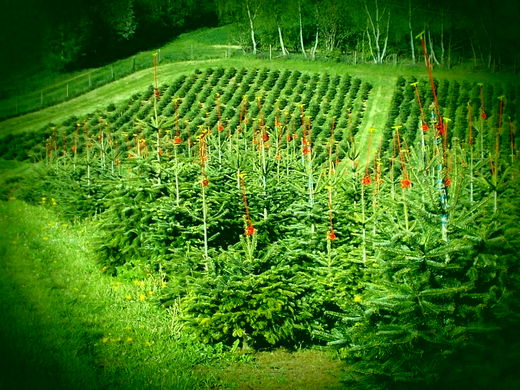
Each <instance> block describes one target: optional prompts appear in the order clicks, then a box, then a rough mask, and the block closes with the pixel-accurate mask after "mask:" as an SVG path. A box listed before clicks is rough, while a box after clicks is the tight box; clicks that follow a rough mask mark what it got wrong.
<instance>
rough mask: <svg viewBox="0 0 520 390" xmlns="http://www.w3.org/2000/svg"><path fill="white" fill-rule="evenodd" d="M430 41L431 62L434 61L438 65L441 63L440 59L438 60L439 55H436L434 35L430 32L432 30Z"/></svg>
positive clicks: (429, 36)
mask: <svg viewBox="0 0 520 390" xmlns="http://www.w3.org/2000/svg"><path fill="white" fill-rule="evenodd" d="M428 42H429V44H430V58H431V60H430V62H434V63H435V64H436V65H439V61H438V60H437V57H436V56H435V50H433V40H432V36H431V34H430V30H428Z"/></svg>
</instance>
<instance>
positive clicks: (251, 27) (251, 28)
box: [246, 2, 256, 54]
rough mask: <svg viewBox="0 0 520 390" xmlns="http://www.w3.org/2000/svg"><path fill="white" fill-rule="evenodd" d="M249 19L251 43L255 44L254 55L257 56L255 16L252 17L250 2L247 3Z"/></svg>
mask: <svg viewBox="0 0 520 390" xmlns="http://www.w3.org/2000/svg"><path fill="white" fill-rule="evenodd" d="M246 8H247V17H248V18H249V29H250V31H251V43H252V44H253V54H256V38H255V26H254V24H253V21H254V19H255V15H251V9H250V8H249V2H247V3H246Z"/></svg>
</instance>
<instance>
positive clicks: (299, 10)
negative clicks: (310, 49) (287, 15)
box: [298, 1, 307, 58]
mask: <svg viewBox="0 0 520 390" xmlns="http://www.w3.org/2000/svg"><path fill="white" fill-rule="evenodd" d="M298 13H299V17H300V46H301V48H302V53H303V57H305V58H307V53H306V52H305V46H304V45H303V23H302V3H301V1H300V2H298Z"/></svg>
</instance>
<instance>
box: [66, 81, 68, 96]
mask: <svg viewBox="0 0 520 390" xmlns="http://www.w3.org/2000/svg"><path fill="white" fill-rule="evenodd" d="M66 98H67V99H68V98H69V83H68V82H67V94H66Z"/></svg>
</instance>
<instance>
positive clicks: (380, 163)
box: [0, 54, 520, 389]
mask: <svg viewBox="0 0 520 390" xmlns="http://www.w3.org/2000/svg"><path fill="white" fill-rule="evenodd" d="M149 59H150V62H151V63H152V64H154V62H153V60H154V57H153V56H152V55H151V54H150V58H149ZM433 72H434V76H435V80H432V83H430V80H429V78H428V73H427V70H426V69H425V68H424V67H423V66H419V65H416V66H408V67H407V66H392V65H378V66H368V65H357V66H352V65H346V64H341V63H334V62H318V61H309V60H302V59H273V60H266V59H263V60H262V59H258V58H251V57H248V56H245V57H236V58H220V59H206V60H196V61H183V62H176V63H170V64H157V63H155V66H153V67H151V68H148V69H144V70H141V71H138V72H135V73H133V74H131V75H129V76H126V77H123V78H121V79H119V80H116V81H113V82H110V83H108V84H106V85H104V86H102V87H100V88H97V89H94V90H92V91H90V92H86V93H85V94H83V95H81V96H78V97H76V98H73V99H70V100H68V101H67V102H64V103H60V104H58V105H55V106H52V107H48V108H45V109H43V110H40V111H37V112H34V113H30V114H27V115H23V116H19V117H14V118H11V119H8V120H5V121H3V122H1V123H0V137H1V144H0V156H1V157H2V167H1V168H2V177H1V181H2V192H1V193H0V196H1V198H2V200H3V201H4V204H3V206H2V207H3V210H4V213H3V215H4V216H3V217H2V218H3V219H2V225H1V226H3V229H4V230H5V231H6V232H7V231H8V230H9V228H8V226H9V225H10V224H11V225H16V223H15V221H16V220H17V218H19V221H20V223H19V225H20V226H19V227H17V228H16V229H15V230H14V231H13V232H12V233H9V234H7V233H6V236H5V237H6V238H5V240H4V241H5V242H3V244H2V245H3V251H4V253H6V254H8V255H9V256H7V260H6V263H5V265H4V267H5V268H6V270H8V271H9V273H8V275H10V280H11V282H10V283H11V284H12V287H9V291H11V290H12V291H11V292H10V294H11V295H9V296H11V297H12V298H10V299H12V300H16V297H17V296H18V295H17V294H19V292H18V291H20V293H21V294H28V296H29V297H33V296H35V295H38V294H44V295H45V294H46V293H45V292H46V291H48V290H50V291H52V294H49V296H48V297H47V298H46V299H47V301H48V302H50V303H52V302H57V305H51V308H49V307H42V306H41V304H39V303H37V300H35V299H33V298H31V299H29V302H31V304H30V305H28V306H29V309H28V308H27V307H24V306H23V305H22V306H21V307H20V308H18V306H16V307H17V309H16V310H20V312H21V313H24V312H25V311H27V310H31V309H30V307H36V308H38V310H41V311H42V313H43V315H45V313H48V314H49V313H50V314H49V315H50V318H51V320H47V322H45V326H46V327H49V328H51V329H53V334H54V335H55V339H56V340H57V342H59V343H63V340H64V339H66V338H67V333H66V332H69V331H70V334H71V337H72V338H73V340H74V345H73V346H70V347H69V348H65V349H63V352H62V354H53V356H54V357H55V359H56V361H57V362H58V363H56V364H57V366H58V367H60V369H61V370H63V372H64V373H66V376H65V379H66V380H67V381H69V382H70V381H73V380H74V376H75V375H78V376H80V377H81V378H82V381H83V382H81V383H82V384H83V387H85V388H88V386H89V384H90V383H93V382H92V381H93V379H92V378H95V377H96V376H98V377H99V379H98V380H99V383H100V384H102V385H104V386H111V387H114V386H115V388H132V386H133V387H134V388H135V387H139V386H144V384H145V383H146V384H150V385H151V386H156V387H161V386H173V387H175V386H177V387H179V388H190V386H191V388H194V387H197V386H199V387H200V386H204V385H203V383H205V386H207V388H215V387H217V386H224V387H226V386H233V385H232V383H234V385H236V386H244V388H247V386H249V387H251V386H255V383H256V384H261V386H262V387H260V388H279V387H276V384H274V383H273V382H272V381H267V383H266V382H265V381H263V380H259V378H258V377H257V378H255V377H254V376H253V377H248V376H247V375H244V374H243V371H244V367H246V369H245V370H246V371H247V370H248V368H247V367H252V366H254V365H255V364H256V366H255V367H256V369H258V371H257V370H256V369H255V370H254V372H255V375H257V376H264V377H265V378H267V377H269V378H271V377H276V378H275V380H276V381H281V382H283V383H285V384H286V385H287V382H284V380H285V379H287V378H291V377H293V376H298V375H297V374H296V375H295V373H294V362H292V361H291V359H293V358H294V359H298V360H297V361H298V362H300V363H301V364H302V374H301V375H300V377H301V378H305V379H304V380H305V383H300V382H298V384H296V382H295V381H294V383H293V386H294V388H298V387H297V386H300V385H301V386H303V387H305V386H306V385H307V388H321V387H320V386H321V385H323V384H325V382H322V383H320V380H321V381H326V385H327V386H329V387H330V388H341V386H343V384H342V383H341V381H342V380H344V381H347V382H348V386H360V388H363V386H364V388H375V389H377V388H385V387H388V386H396V387H397V388H399V387H400V388H402V387H403V386H410V387H412V388H413V387H414V386H415V387H418V386H421V387H422V388H439V387H441V386H444V387H449V386H452V387H455V388H457V387H458V388H460V387H461V386H463V385H464V384H467V383H470V384H471V385H472V386H473V387H475V388H478V386H487V387H490V386H492V385H496V387H497V388H504V389H505V388H512V387H514V386H515V385H517V384H518V383H519V380H518V377H517V376H516V375H515V374H514V371H512V368H513V367H515V364H516V362H518V360H519V356H518V352H517V351H518V348H517V346H518V345H519V340H518V335H517V331H516V329H517V325H518V323H519V322H520V319H519V318H518V314H519V311H518V307H519V305H518V298H517V297H518V288H519V287H518V286H519V285H518V275H519V269H518V262H517V253H518V250H520V244H519V240H518V234H517V233H518V218H519V217H520V214H519V213H520V208H519V204H518V200H519V198H518V188H519V181H518V177H519V176H518V175H519V174H520V173H519V167H518V150H517V145H518V141H519V135H518V133H517V131H516V129H517V126H518V121H519V118H520V100H519V99H520V84H519V83H518V82H516V80H515V79H514V78H513V77H512V76H510V75H495V74H478V73H467V72H464V71H463V70H462V69H461V70H460V71H459V73H457V71H440V70H437V69H433ZM31 216H34V218H31ZM46 224H47V225H48V226H47V227H45V226H46ZM60 224H61V225H60ZM1 226H0V227H1ZM60 226H61V227H60ZM62 228H63V229H62ZM23 231H26V232H27V233H22V232H23ZM81 251H83V252H81ZM17 256H23V258H24V261H23V262H17ZM40 258H41V259H42V261H40V260H39V259H40ZM60 264H63V266H62V267H61V266H60ZM31 267H33V268H34V270H35V275H33V273H30V274H28V276H26V277H22V276H23V275H24V273H25V272H26V271H27V270H28V269H31ZM75 267H76V269H77V270H78V279H79V281H78V280H75V279H74V269H75ZM46 270H49V275H50V276H49V278H48V279H46V278H43V279H42V276H41V275H42V274H43V275H46ZM71 275H72V276H71ZM25 278H28V279H27V280H29V282H25V280H26V279H25ZM81 280H85V282H84V284H82V283H81V282H80V281H81ZM11 284H9V283H8V284H6V285H8V286H11ZM31 284H34V286H35V287H34V288H33V287H28V286H30V285H31ZM54 286H57V287H54ZM96 286H101V287H102V288H101V289H100V290H99V291H100V292H96V291H97V290H96ZM6 288H7V287H6ZM40 288H41V290H40ZM31 289H33V290H31ZM73 289H76V290H77V291H76V290H73ZM81 289H84V290H82V291H84V294H83V295H81V300H78V299H79V298H75V296H76V295H77V294H76V293H78V292H79V291H80V290H81ZM54 290H56V291H54ZM31 291H38V293H36V292H35V293H34V294H35V295H31V294H32V293H31ZM42 291H43V292H42ZM75 294H76V295H75ZM22 302H24V301H23V300H22ZM90 305H93V306H90ZM96 305H97V306H96ZM7 306H8V305H7ZM60 307H62V308H64V309H63V310H64V311H65V310H67V308H70V311H71V313H73V315H72V318H78V316H79V317H82V316H85V321H86V322H85V321H84V322H79V323H78V322H76V321H72V320H71V321H70V323H69V324H68V325H67V324H64V325H63V327H64V329H65V333H64V331H63V330H59V329H56V327H55V326H54V325H52V323H53V320H52V319H53V318H59V317H60V316H61V315H62V313H61V311H60V310H62V309H60ZM73 307H74V310H72V308H73ZM90 307H94V309H92V310H94V311H95V310H96V309H95V308H96V307H98V308H100V309H102V311H101V312H100V314H99V316H97V315H86V314H85V312H88V311H89V310H90V309H89V308H90ZM53 308H54V309H53ZM83 310H85V312H83ZM10 318H13V319H12V321H13V323H16V320H15V319H16V313H14V314H10ZM145 319H146V320H145ZM31 320H32V321H34V322H35V323H38V321H39V317H37V318H35V319H31ZM58 323H61V322H59V321H58ZM87 323H89V324H94V325H95V329H94V331H89V330H84V329H86V326H87V325H85V324H87ZM83 331H84V332H85V333H82V332H83ZM9 332H11V333H9V334H13V330H12V329H10V330H9ZM22 332H27V328H23V330H22ZM14 334H16V332H14ZM34 337H35V338H37V337H41V336H40V334H39V333H35V335H34ZM317 347H320V348H325V351H327V352H326V353H325V354H324V353H323V351H320V350H317V349H316V348H317ZM52 348H53V344H52V340H46V344H45V345H44V346H43V347H42V349H41V350H39V352H38V354H37V355H42V356H43V355H44V354H45V353H49V352H48V351H49V349H51V350H52ZM278 348H286V349H289V350H299V349H303V351H299V352H298V353H294V354H288V353H286V352H281V351H279V350H278ZM332 348H336V349H335V350H332ZM20 350H21V351H27V350H29V351H30V347H28V346H27V345H24V343H20ZM76 350H80V351H81V352H80V353H77V356H79V357H80V360H72V361H71V362H73V363H74V364H77V365H78V367H79V368H78V372H79V371H83V372H85V374H84V376H81V375H79V374H78V373H77V372H74V367H70V366H68V365H66V364H63V362H65V361H66V360H67V357H70V356H71V355H73V354H74V353H75V351H76ZM120 350H124V351H125V353H126V354H128V355H125V354H121V353H120ZM183 350H185V351H186V354H185V356H183V353H182V351H183ZM273 350H275V351H277V352H273V353H271V352H264V353H259V351H273ZM253 351H256V352H253ZM331 351H334V352H331ZM11 353H14V354H16V351H14V352H13V351H11ZM26 353H27V352H26ZM327 353H329V355H327ZM331 353H332V354H333V355H334V356H335V359H342V360H341V361H342V362H343V363H341V364H340V361H339V360H334V359H333V358H331V355H330V354H331ZM490 356H491V357H492V358H493V359H492V360H493V362H494V364H492V365H490V364H489V357H490ZM38 358H41V357H37V358H36V361H38ZM141 358H142V359H143V360H144V361H146V362H147V363H146V365H144V366H143V367H142V368H140V369H139V370H138V371H137V372H138V374H128V376H126V377H125V373H131V372H133V370H134V368H135V367H136V363H135V362H136V361H139V359H141ZM278 359H284V361H283V362H280V361H279V360H278ZM313 359H317V360H319V361H322V362H323V365H324V367H326V370H325V369H324V371H323V372H322V373H320V375H317V374H316V375H303V371H305V374H308V373H309V372H311V370H316V367H315V365H313V364H312V363H313ZM20 360H22V359H20ZM60 362H61V363H60ZM215 362H216V363H215ZM219 362H220V364H221V365H219ZM345 362H346V363H345ZM455 362H456V363H457V369H456V370H453V366H454V364H455ZM17 364H20V365H21V363H17ZM71 364H72V363H71ZM36 365H37V364H36ZM165 365H167V367H166V366H165ZM226 365H228V366H230V368H224V367H225V366H226ZM82 367H83V368H86V369H85V370H83V369H81V370H80V368H82ZM159 367H161V369H159ZM273 367H275V368H276V369H278V368H279V369H280V370H281V371H284V372H286V373H287V374H286V376H276V375H273V370H274V369H275V368H273ZM175 372H182V373H183V374H182V375H180V376H176V375H172V374H174V373H175ZM152 373H153V374H152ZM157 373H158V374H157ZM367 373H368V375H367ZM321 374H322V375H321ZM41 375H42V376H44V374H41ZM340 376H342V378H341V379H340V378H339V377H340ZM468 376H469V377H471V378H472V379H471V381H469V382H468V379H467V378H468ZM244 377H245V379H242V378H244ZM175 378H177V379H175ZM239 378H240V379H239ZM265 378H263V379H265ZM284 378H285V379H284ZM12 380H14V381H16V378H14V379H12ZM47 380H49V381H50V382H52V380H53V378H50V379H49V378H47ZM239 381H240V382H239ZM63 383H65V382H63ZM125 386H126V387H125ZM183 386H184V387H183ZM259 386H260V385H259ZM312 386H314V387H312ZM65 387H66V385H65ZM239 388H240V387H239ZM285 388H290V387H285Z"/></svg>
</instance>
